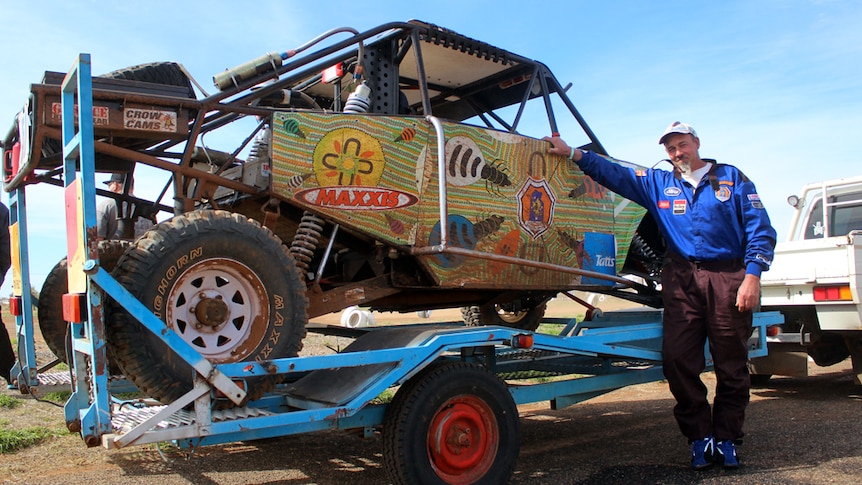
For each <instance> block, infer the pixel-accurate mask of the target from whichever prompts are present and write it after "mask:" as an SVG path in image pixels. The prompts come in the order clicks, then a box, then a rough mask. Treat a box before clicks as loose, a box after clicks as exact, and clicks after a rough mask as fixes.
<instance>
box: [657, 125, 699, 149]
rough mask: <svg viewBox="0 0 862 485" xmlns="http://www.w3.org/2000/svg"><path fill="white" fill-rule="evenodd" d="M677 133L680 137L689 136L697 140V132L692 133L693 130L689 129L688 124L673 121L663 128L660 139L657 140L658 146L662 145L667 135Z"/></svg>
mask: <svg viewBox="0 0 862 485" xmlns="http://www.w3.org/2000/svg"><path fill="white" fill-rule="evenodd" d="M676 133H679V134H681V135H691V136H693V137H695V138H697V132H696V131H694V128H692V127H691V125H689V124H688V123H682V122H680V121H674V122H673V123H671V124H669V125H668V126H667V128H665V130H664V133H662V134H661V138H659V139H658V144H659V145H662V144H664V139H665V137H666V136H668V135H673V134H676Z"/></svg>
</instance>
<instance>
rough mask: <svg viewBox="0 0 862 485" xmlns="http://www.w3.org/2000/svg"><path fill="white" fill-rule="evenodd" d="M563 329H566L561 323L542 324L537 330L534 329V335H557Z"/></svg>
mask: <svg viewBox="0 0 862 485" xmlns="http://www.w3.org/2000/svg"><path fill="white" fill-rule="evenodd" d="M564 328H566V326H565V325H563V324H561V323H542V324H539V328H537V329H536V333H544V334H546V335H559V334H560V332H562V331H563V329H564Z"/></svg>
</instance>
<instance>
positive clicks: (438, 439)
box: [383, 362, 521, 484]
mask: <svg viewBox="0 0 862 485" xmlns="http://www.w3.org/2000/svg"><path fill="white" fill-rule="evenodd" d="M520 441H521V439H520V421H519V418H518V408H517V407H516V406H515V401H514V399H512V395H511V393H510V392H509V390H508V389H507V388H506V385H505V383H503V381H501V380H500V379H499V378H498V377H497V376H495V375H494V374H493V373H491V372H489V371H488V370H487V369H485V368H484V367H482V366H481V365H478V364H473V363H468V362H446V363H442V364H433V365H431V366H430V367H428V368H427V369H425V370H423V371H422V372H420V373H419V374H418V375H416V376H415V377H414V378H412V379H411V380H410V381H408V383H407V384H405V385H404V386H402V387H401V389H399V390H398V392H397V393H396V394H395V397H394V398H393V400H392V403H391V404H390V405H389V407H388V408H387V410H386V416H385V417H384V423H383V447H384V465H385V468H386V472H387V473H388V475H389V478H390V480H391V481H392V482H393V483H411V484H451V483H464V484H467V483H471V484H472V483H487V484H498V483H508V482H509V478H510V477H511V475H512V473H513V471H514V468H515V462H516V460H517V458H518V452H519V449H520Z"/></svg>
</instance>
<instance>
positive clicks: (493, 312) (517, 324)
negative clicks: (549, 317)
mask: <svg viewBox="0 0 862 485" xmlns="http://www.w3.org/2000/svg"><path fill="white" fill-rule="evenodd" d="M547 307H548V303H547V302H542V303H539V304H538V305H535V306H533V307H530V308H524V309H518V310H516V309H515V308H514V305H512V304H503V305H498V304H495V303H489V304H485V305H481V306H468V307H463V308H461V317H462V318H463V319H464V323H466V324H467V326H468V327H481V326H486V325H501V326H504V327H511V328H517V329H520V330H529V331H531V332H532V331H535V330H536V329H537V328H539V324H540V323H542V319H543V318H544V317H545V310H546V309H547Z"/></svg>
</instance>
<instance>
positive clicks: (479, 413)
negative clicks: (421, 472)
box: [428, 396, 500, 485]
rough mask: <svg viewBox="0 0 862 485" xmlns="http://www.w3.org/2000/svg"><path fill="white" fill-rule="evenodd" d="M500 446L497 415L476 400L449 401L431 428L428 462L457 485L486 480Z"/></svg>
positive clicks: (442, 477) (437, 472)
mask: <svg viewBox="0 0 862 485" xmlns="http://www.w3.org/2000/svg"><path fill="white" fill-rule="evenodd" d="M499 442H500V430H499V428H498V426H497V421H496V420H495V419H494V413H493V411H492V410H491V408H490V407H489V406H488V405H487V404H485V402H484V401H482V400H481V399H479V398H477V397H475V396H459V397H455V398H452V399H450V400H448V401H447V402H446V403H444V404H443V405H442V406H440V409H439V410H438V411H437V412H436V413H435V415H434V419H433V420H431V426H430V427H429V428H428V458H429V459H430V461H431V466H432V467H433V469H434V471H435V473H436V474H437V476H439V477H440V478H441V479H443V480H444V481H446V483H451V484H453V485H459V484H467V483H473V482H475V481H476V480H478V479H480V478H482V477H483V476H485V474H486V473H488V470H490V469H491V466H492V465H493V464H494V459H495V458H496V456H497V449H498V448H499Z"/></svg>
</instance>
